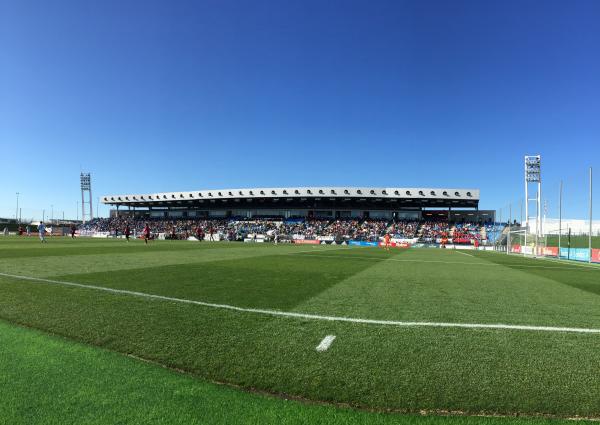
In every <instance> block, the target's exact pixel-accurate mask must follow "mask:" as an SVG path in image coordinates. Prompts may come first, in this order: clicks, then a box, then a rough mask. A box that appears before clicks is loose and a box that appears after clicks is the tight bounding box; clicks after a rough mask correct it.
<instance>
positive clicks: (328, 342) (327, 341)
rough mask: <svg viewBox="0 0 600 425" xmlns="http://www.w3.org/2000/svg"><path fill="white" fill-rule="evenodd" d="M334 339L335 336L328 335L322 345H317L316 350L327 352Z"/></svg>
mask: <svg viewBox="0 0 600 425" xmlns="http://www.w3.org/2000/svg"><path fill="white" fill-rule="evenodd" d="M334 339H335V335H327V336H326V337H325V338H323V341H321V343H320V344H319V345H317V348H315V350H317V351H319V352H322V351H327V349H328V348H329V346H330V345H331V343H332V342H333V340H334Z"/></svg>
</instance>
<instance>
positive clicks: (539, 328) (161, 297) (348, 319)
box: [0, 273, 600, 334]
mask: <svg viewBox="0 0 600 425" xmlns="http://www.w3.org/2000/svg"><path fill="white" fill-rule="evenodd" d="M0 276H3V277H7V278H10V279H16V280H26V281H32V282H42V283H49V284H54V285H64V286H72V287H76V288H85V289H93V290H96V291H104V292H109V293H113V294H121V295H131V296H134V297H140V298H148V299H154V300H161V301H170V302H176V303H183V304H193V305H199V306H203V307H210V308H217V309H223V310H231V311H237V312H244V313H256V314H264V315H268V316H280V317H292V318H296V319H309V320H321V321H329V322H349V323H361V324H368V325H387V326H401V327H433V328H464V329H506V330H517V331H536V332H573V333H584V334H600V329H594V328H571V327H556V326H532V325H506V324H502V323H489V324H487V323H447V322H405V321H397V320H375V319H359V318H352V317H344V316H323V315H319V314H308V313H295V312H291V311H279V310H266V309H261V308H244V307H237V306H233V305H228V304H215V303H209V302H204V301H195V300H188V299H184V298H173V297H167V296H164V295H154V294H147V293H144V292H136V291H128V290H126V289H114V288H105V287H103V286H95V285H86V284H83V283H75V282H65V281H61V280H52V279H44V278H39V277H29V276H21V275H13V274H8V273H0Z"/></svg>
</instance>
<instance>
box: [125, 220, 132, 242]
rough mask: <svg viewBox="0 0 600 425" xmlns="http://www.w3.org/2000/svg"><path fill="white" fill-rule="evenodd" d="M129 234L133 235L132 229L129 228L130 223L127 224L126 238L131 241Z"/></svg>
mask: <svg viewBox="0 0 600 425" xmlns="http://www.w3.org/2000/svg"><path fill="white" fill-rule="evenodd" d="M129 235H131V229H130V228H129V224H128V225H127V226H125V239H126V240H127V242H129Z"/></svg>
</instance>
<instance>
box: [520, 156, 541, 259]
mask: <svg viewBox="0 0 600 425" xmlns="http://www.w3.org/2000/svg"><path fill="white" fill-rule="evenodd" d="M530 189H534V190H535V198H530V197H529V192H530ZM541 199H542V157H541V155H525V244H524V245H525V247H526V246H527V232H529V220H530V219H531V218H535V247H534V250H533V254H534V255H537V248H538V238H539V237H540V236H541V232H542V220H541ZM531 202H535V217H531V216H530V215H529V204H530V203H531Z"/></svg>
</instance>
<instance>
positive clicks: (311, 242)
mask: <svg viewBox="0 0 600 425" xmlns="http://www.w3.org/2000/svg"><path fill="white" fill-rule="evenodd" d="M294 243H297V244H300V245H320V244H321V241H317V240H315V239H294Z"/></svg>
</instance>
